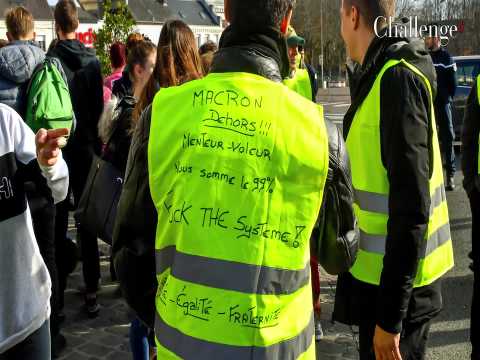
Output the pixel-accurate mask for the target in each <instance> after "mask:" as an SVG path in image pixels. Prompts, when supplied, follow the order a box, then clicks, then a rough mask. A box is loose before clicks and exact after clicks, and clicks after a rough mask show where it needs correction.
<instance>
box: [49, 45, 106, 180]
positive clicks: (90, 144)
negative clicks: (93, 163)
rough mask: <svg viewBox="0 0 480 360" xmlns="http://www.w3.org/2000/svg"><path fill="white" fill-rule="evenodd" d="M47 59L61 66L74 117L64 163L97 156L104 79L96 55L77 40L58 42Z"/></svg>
mask: <svg viewBox="0 0 480 360" xmlns="http://www.w3.org/2000/svg"><path fill="white" fill-rule="evenodd" d="M47 56H49V57H55V58H58V59H59V60H60V62H61V63H62V67H63V69H64V71H65V74H66V75H67V79H68V87H69V90H70V96H71V98H72V105H73V111H74V112H75V116H76V118H77V128H76V131H75V133H74V134H73V137H72V139H70V140H69V142H68V145H67V147H66V148H65V153H66V154H67V160H69V159H72V158H78V157H85V156H86V155H91V154H93V153H96V154H99V153H100V142H99V140H98V130H97V124H98V120H99V119H100V115H101V114H102V111H103V80H102V74H101V70H100V63H99V62H98V59H97V58H96V57H95V52H94V51H93V50H91V49H88V48H86V47H85V45H83V44H82V43H81V42H80V41H78V40H61V41H59V42H58V43H57V45H56V46H55V47H54V48H52V49H50V50H49V52H48V53H47ZM85 152H87V153H88V154H86V153H85ZM87 172H88V169H87Z"/></svg>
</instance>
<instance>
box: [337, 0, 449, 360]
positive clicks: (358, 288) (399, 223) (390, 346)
mask: <svg viewBox="0 0 480 360" xmlns="http://www.w3.org/2000/svg"><path fill="white" fill-rule="evenodd" d="M394 9H395V0H371V1H367V0H342V6H341V33H342V37H343V39H344V41H345V44H346V48H347V53H348V56H349V57H350V58H351V59H352V60H353V61H355V62H357V63H358V64H360V73H359V74H357V76H358V78H356V79H355V80H356V81H355V84H356V87H355V88H352V89H351V94H352V105H351V107H350V108H349V110H348V111H347V114H346V115H345V119H344V137H345V138H346V142H347V149H348V151H349V154H350V160H351V166H352V181H353V187H354V192H355V205H354V208H355V212H356V215H357V218H358V224H359V227H360V241H359V253H358V256H357V259H356V262H355V264H354V266H353V268H352V269H351V270H350V273H349V274H347V275H342V276H341V277H340V278H339V283H338V286H337V298H336V304H335V309H334V318H335V319H336V320H340V321H343V322H347V323H350V324H352V323H353V324H357V325H359V329H360V336H359V339H360V359H361V360H366V359H375V358H376V359H382V360H390V359H395V360H398V359H424V358H425V352H426V341H427V339H428V333H429V327H430V321H431V319H432V318H433V317H435V316H436V315H437V314H438V313H439V312H440V310H441V307H442V301H441V290H440V279H441V277H442V276H443V275H444V274H445V273H446V272H447V271H448V270H450V269H451V268H452V267H453V250H452V241H451V236H450V224H449V218H448V208H447V202H446V196H445V188H444V183H443V173H442V162H441V157H440V150H439V144H438V137H437V133H436V124H435V116H434V111H433V99H434V96H435V93H434V89H433V88H432V84H434V79H435V75H434V74H435V70H434V67H433V64H432V61H431V59H430V57H429V55H428V53H427V52H426V51H425V48H424V44H423V43H422V42H421V41H413V40H412V41H410V40H408V39H402V38H391V37H389V36H388V31H387V28H386V19H388V18H389V17H390V16H393V15H394Z"/></svg>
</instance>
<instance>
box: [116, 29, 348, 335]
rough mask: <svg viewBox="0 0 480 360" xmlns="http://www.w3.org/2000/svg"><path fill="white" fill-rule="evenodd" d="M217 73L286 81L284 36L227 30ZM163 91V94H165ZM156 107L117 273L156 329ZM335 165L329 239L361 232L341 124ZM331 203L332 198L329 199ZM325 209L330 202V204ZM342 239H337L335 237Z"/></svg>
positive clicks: (127, 200)
mask: <svg viewBox="0 0 480 360" xmlns="http://www.w3.org/2000/svg"><path fill="white" fill-rule="evenodd" d="M211 72H214V73H215V72H217V73H218V72H248V73H254V74H257V75H260V76H263V77H265V78H267V79H270V80H272V81H275V82H281V81H282V79H283V77H284V75H285V74H288V55H287V46H286V42H285V40H284V38H283V37H282V36H281V34H280V33H278V32H275V31H273V30H270V31H267V32H266V33H264V34H261V35H258V34H239V33H236V32H235V31H234V30H232V29H231V28H230V29H227V30H226V31H225V33H224V34H223V36H222V40H221V43H220V50H219V51H218V53H217V54H216V56H215V58H214V61H213V64H212V70H211ZM160 91H161V90H160ZM150 122H151V108H147V110H146V111H145V112H144V113H143V115H142V117H141V118H140V121H139V124H138V125H137V128H136V131H135V133H134V136H133V140H132V146H131V149H130V154H129V160H128V165H127V173H126V178H125V184H124V188H123V193H122V196H121V199H120V203H119V207H118V212H117V220H116V224H115V231H114V238H113V256H114V263H115V269H116V271H117V275H118V278H119V280H120V284H121V287H122V290H123V293H124V296H125V298H126V300H127V302H128V304H129V305H130V306H131V308H132V309H133V310H134V311H135V312H136V314H137V316H138V317H139V318H140V319H141V320H143V321H144V322H145V323H146V324H148V325H149V326H150V327H152V328H153V324H154V314H155V294H156V289H157V282H156V276H155V250H154V248H155V230H156V223H157V212H156V209H155V207H154V205H153V201H152V199H151V196H150V188H149V184H148V167H147V152H148V138H149V131H150ZM327 129H328V132H329V148H330V163H329V173H328V179H327V185H326V188H327V189H326V190H325V193H331V192H335V193H336V194H337V195H336V196H335V197H334V198H335V204H329V207H330V208H334V209H335V210H336V211H335V212H334V214H330V215H331V216H330V217H329V218H328V221H331V223H330V224H328V226H325V228H328V230H326V229H324V230H322V232H323V233H324V234H327V235H326V236H335V237H336V236H338V235H339V234H340V236H346V235H347V234H350V233H351V232H352V231H354V229H355V217H354V214H353V209H352V203H353V191H352V186H351V181H350V167H349V160H348V156H347V153H346V150H345V144H344V142H343V140H342V137H341V135H340V133H339V130H338V128H337V127H336V126H333V125H331V124H329V125H328V126H327ZM329 199H331V197H330V198H329ZM324 206H325V204H324ZM335 239H336V238H335Z"/></svg>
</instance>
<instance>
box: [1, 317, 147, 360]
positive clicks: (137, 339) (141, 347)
mask: <svg viewBox="0 0 480 360" xmlns="http://www.w3.org/2000/svg"><path fill="white" fill-rule="evenodd" d="M149 335H150V329H149V328H148V327H147V326H145V325H143V323H142V322H141V321H140V320H139V319H138V318H135V320H133V321H132V323H131V324H130V348H131V350H132V355H133V360H149V359H150V347H155V344H153V343H152V341H151V338H150V336H149ZM0 360H1V359H0Z"/></svg>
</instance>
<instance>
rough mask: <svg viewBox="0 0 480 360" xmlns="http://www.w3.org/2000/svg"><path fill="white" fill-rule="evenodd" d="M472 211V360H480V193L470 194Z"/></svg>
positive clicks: (475, 191)
mask: <svg viewBox="0 0 480 360" xmlns="http://www.w3.org/2000/svg"><path fill="white" fill-rule="evenodd" d="M469 198H470V207H471V209H472V252H471V258H472V260H473V270H474V271H473V297H472V310H471V325H470V340H471V343H472V348H473V352H472V360H480V192H478V191H477V190H474V191H473V192H472V193H471V194H469Z"/></svg>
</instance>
